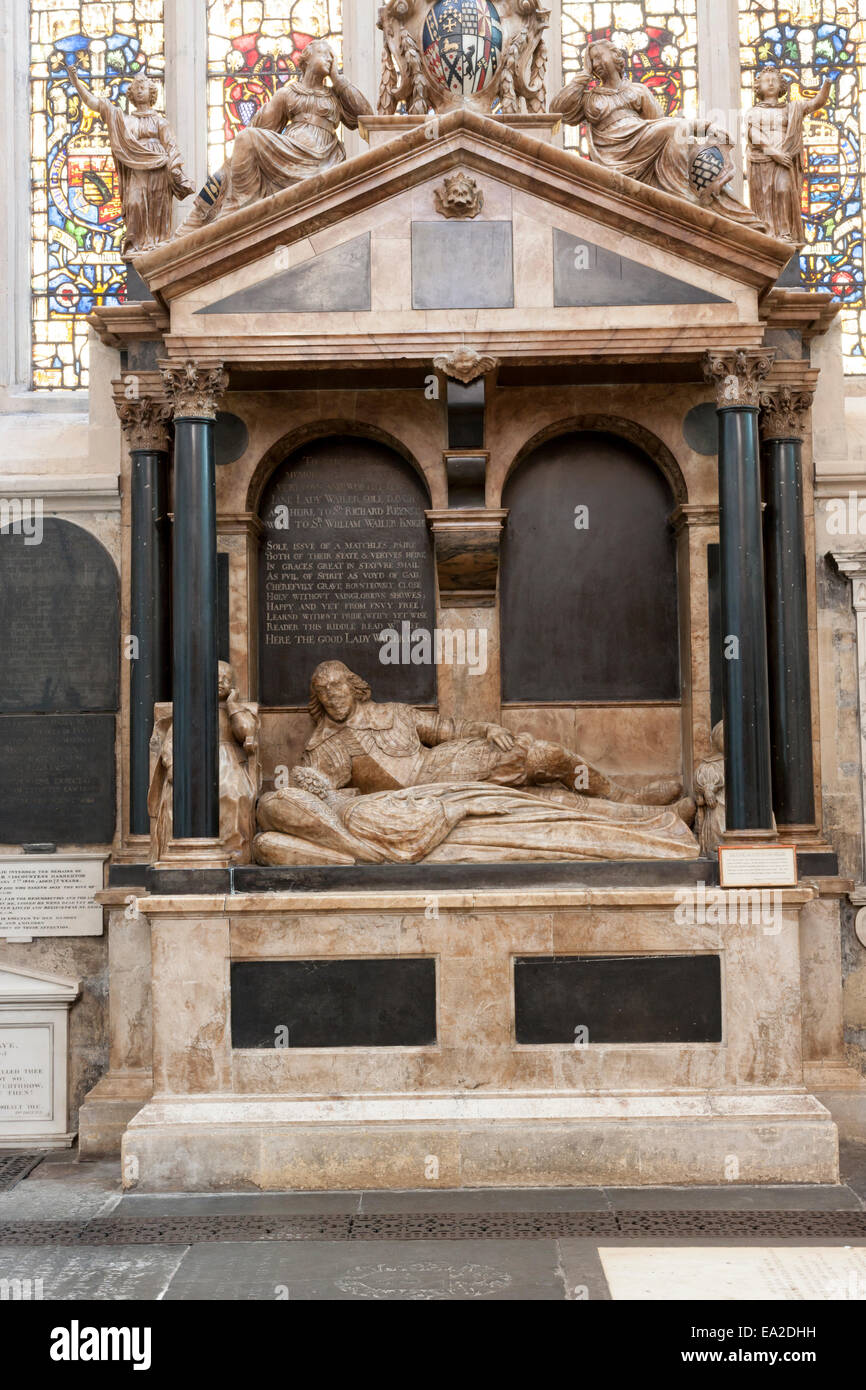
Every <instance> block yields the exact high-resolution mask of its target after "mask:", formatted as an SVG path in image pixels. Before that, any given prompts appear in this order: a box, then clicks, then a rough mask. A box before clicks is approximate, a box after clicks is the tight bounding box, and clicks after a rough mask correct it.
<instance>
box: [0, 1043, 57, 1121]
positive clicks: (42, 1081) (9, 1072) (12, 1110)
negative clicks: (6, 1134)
mask: <svg viewBox="0 0 866 1390" xmlns="http://www.w3.org/2000/svg"><path fill="white" fill-rule="evenodd" d="M52 1042H53V1029H52V1025H51V1024H50V1023H10V1024H6V1023H0V1124H2V1123H3V1122H4V1121H9V1120H51V1119H53V1117H54V1112H53V1108H52V1098H53V1097H52V1092H53V1084H52V1058H53V1053H52ZM0 1143H2V1133H0Z"/></svg>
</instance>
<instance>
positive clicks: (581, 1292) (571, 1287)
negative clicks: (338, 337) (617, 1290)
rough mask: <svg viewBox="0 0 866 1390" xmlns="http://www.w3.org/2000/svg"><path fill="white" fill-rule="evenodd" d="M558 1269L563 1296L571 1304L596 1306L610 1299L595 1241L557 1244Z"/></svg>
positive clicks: (560, 1242) (558, 1242)
mask: <svg viewBox="0 0 866 1390" xmlns="http://www.w3.org/2000/svg"><path fill="white" fill-rule="evenodd" d="M557 1245H558V1246H559V1267H560V1269H561V1270H562V1275H563V1278H564V1280H565V1296H566V1298H567V1299H569V1300H571V1301H572V1302H575V1303H579V1302H588V1303H598V1302H607V1301H608V1300H609V1299H610V1289H609V1288H608V1284H607V1279H606V1278H605V1273H604V1267H603V1265H602V1263H601V1260H600V1259H599V1254H598V1242H597V1241H594V1240H559V1241H557Z"/></svg>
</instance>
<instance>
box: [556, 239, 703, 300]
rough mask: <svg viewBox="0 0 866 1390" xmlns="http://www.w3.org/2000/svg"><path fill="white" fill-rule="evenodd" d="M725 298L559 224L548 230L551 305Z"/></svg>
mask: <svg viewBox="0 0 866 1390" xmlns="http://www.w3.org/2000/svg"><path fill="white" fill-rule="evenodd" d="M729 302H730V301H729V300H726V299H722V298H720V296H719V295H717V294H710V292H709V291H708V290H702V289H699V287H698V286H697V285H690V284H689V283H688V281H687V280H678V279H676V278H675V276H673V275H665V274H664V272H663V271H661V270H654V269H653V268H652V267H651V266H646V265H641V264H640V263H639V262H638V261H632V260H629V259H628V257H627V256H620V255H617V253H616V252H615V251H608V250H606V249H605V247H603V246H597V245H596V244H595V243H594V242H592V241H586V240H584V239H583V238H582V237H576V236H572V235H571V233H570V232H564V231H562V229H561V228H559V227H554V229H553V303H554V306H555V307H556V308H557V309H582V308H592V307H600V306H603V305H622V306H625V305H629V304H631V305H644V304H727V303H729Z"/></svg>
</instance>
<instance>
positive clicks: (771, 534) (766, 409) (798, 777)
mask: <svg viewBox="0 0 866 1390" xmlns="http://www.w3.org/2000/svg"><path fill="white" fill-rule="evenodd" d="M810 403H811V394H810V393H809V392H803V391H791V390H790V388H788V387H787V386H783V387H778V388H776V389H775V390H772V391H767V392H762V395H761V405H762V407H763V411H762V416H761V434H762V437H763V440H764V446H763V453H764V497H765V500H766V508H765V512H764V563H765V571H766V591H767V653H768V659H769V678H770V746H771V754H772V769H773V809H774V811H775V813H776V820H777V822H778V823H779V824H780V825H796V826H803V825H812V824H813V823H814V820H815V783H814V774H813V762H812V695H811V682H810V672H809V611H808V598H807V588H806V529H805V521H804V518H803V468H802V447H803V445H802V440H803V431H804V428H805V419H806V412H807V411H808V409H809V405H810Z"/></svg>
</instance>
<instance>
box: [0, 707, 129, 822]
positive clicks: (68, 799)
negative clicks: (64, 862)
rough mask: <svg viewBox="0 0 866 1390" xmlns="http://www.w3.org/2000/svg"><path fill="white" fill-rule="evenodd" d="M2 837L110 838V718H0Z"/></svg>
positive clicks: (112, 777) (112, 762) (112, 766)
mask: <svg viewBox="0 0 866 1390" xmlns="http://www.w3.org/2000/svg"><path fill="white" fill-rule="evenodd" d="M0 787H2V788H3V795H2V797H0V841H2V842H4V843H8V844H13V845H20V844H22V843H26V842H28V841H31V840H43V841H45V840H53V841H54V842H55V843H56V844H80V845H99V844H107V843H110V841H111V840H112V839H113V838H114V787H115V759H114V715H113V714H69V715H60V714H7V715H2V716H0Z"/></svg>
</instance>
